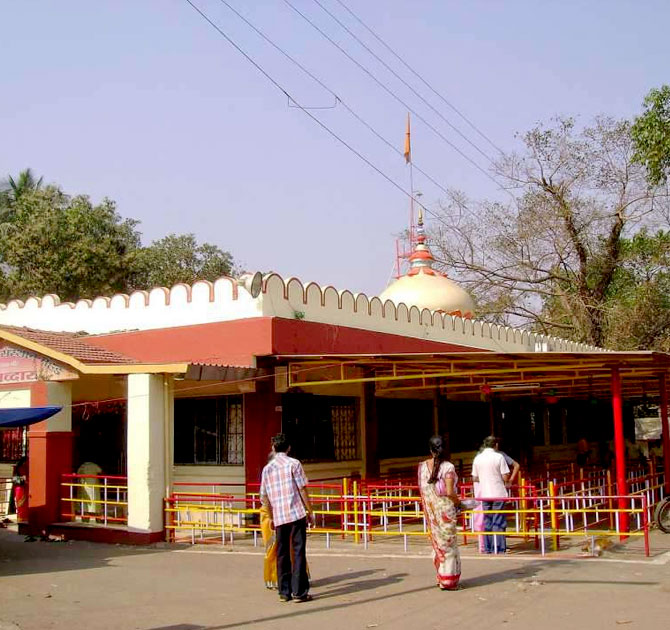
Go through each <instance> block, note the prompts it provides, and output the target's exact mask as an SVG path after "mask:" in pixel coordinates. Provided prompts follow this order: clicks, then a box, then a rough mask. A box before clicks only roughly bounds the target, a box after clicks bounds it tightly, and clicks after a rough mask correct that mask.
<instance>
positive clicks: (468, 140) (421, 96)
mask: <svg viewBox="0 0 670 630" xmlns="http://www.w3.org/2000/svg"><path fill="white" fill-rule="evenodd" d="M313 2H314V3H315V4H317V5H318V6H319V7H320V8H321V9H322V10H323V11H324V12H325V13H327V14H328V15H329V16H330V17H331V18H332V19H333V20H334V21H335V22H337V24H339V25H340V27H342V28H343V29H344V30H345V31H346V32H347V33H349V35H351V37H353V38H354V39H355V40H356V41H357V42H358V43H359V44H360V45H361V46H362V47H363V48H364V49H365V50H367V51H368V52H369V53H370V54H371V55H372V56H373V57H374V58H375V59H376V60H377V61H378V62H379V63H380V64H382V65H383V66H384V68H386V69H387V70H388V71H389V72H390V73H391V74H392V75H393V76H394V77H395V78H396V79H398V81H400V82H401V83H402V84H403V85H404V86H405V87H406V88H407V89H408V90H410V91H411V92H412V93H413V94H414V95H415V96H416V97H418V98H419V99H420V100H421V101H423V103H424V104H425V105H427V106H428V107H429V108H430V109H431V110H432V111H433V112H435V114H437V115H438V116H439V117H440V118H441V119H442V120H443V121H444V122H445V123H447V125H449V127H451V128H452V129H453V130H454V131H455V132H456V133H457V134H458V135H459V136H460V137H461V138H463V140H465V141H466V142H467V143H468V144H469V145H470V146H471V147H472V148H473V149H475V151H477V152H478V153H479V154H480V155H482V156H483V157H484V159H486V160H487V161H488V162H490V163H491V164H493V163H494V162H493V160H492V159H491V158H490V157H489V155H487V154H486V153H485V152H484V151H483V150H482V149H480V148H479V147H478V146H477V145H476V144H475V143H474V142H472V140H470V138H468V137H467V136H466V135H465V134H464V133H463V132H462V131H461V130H460V129H459V128H458V127H456V126H455V125H454V124H452V122H451V121H450V120H449V119H448V118H446V116H444V115H443V114H442V112H441V111H440V110H438V109H437V108H435V107H434V106H433V105H432V103H429V102H428V101H427V100H426V99H425V98H424V96H423V95H422V94H420V93H419V92H417V91H416V90H415V89H414V87H412V86H411V85H410V84H409V83H408V82H407V81H405V79H403V78H402V77H401V76H400V75H399V74H398V73H397V72H396V71H395V70H394V69H393V68H391V66H389V65H388V64H387V63H386V62H385V61H384V60H383V59H382V58H381V57H380V56H379V55H378V54H377V53H375V52H374V51H373V50H372V49H371V48H370V47H369V46H368V45H367V44H366V43H365V42H364V41H362V40H361V39H360V38H359V37H358V36H357V35H356V34H355V33H354V32H353V31H352V30H351V29H350V28H349V27H348V26H347V25H346V24H344V23H343V22H342V21H341V20H339V19H338V17H337V16H336V15H334V14H333V13H332V12H331V11H329V10H328V9H327V8H326V7H324V6H323V4H321V2H320V1H319V0H313Z"/></svg>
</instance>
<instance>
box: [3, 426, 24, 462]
mask: <svg viewBox="0 0 670 630" xmlns="http://www.w3.org/2000/svg"><path fill="white" fill-rule="evenodd" d="M27 451H28V434H27V431H26V429H25V427H21V428H19V429H4V430H2V431H0V462H16V461H18V460H19V459H21V457H23V456H24V455H26V453H27Z"/></svg>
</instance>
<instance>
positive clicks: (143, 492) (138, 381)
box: [128, 374, 166, 532]
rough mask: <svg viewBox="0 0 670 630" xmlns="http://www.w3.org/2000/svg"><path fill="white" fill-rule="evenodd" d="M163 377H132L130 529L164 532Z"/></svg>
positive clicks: (129, 431)
mask: <svg viewBox="0 0 670 630" xmlns="http://www.w3.org/2000/svg"><path fill="white" fill-rule="evenodd" d="M164 395H165V392H164V384H163V375H162V374H159V375H154V374H129V375H128V529H129V530H131V531H139V532H160V531H162V529H163V499H164V498H165V424H166V418H165V415H166V414H165V410H166V405H165V400H164Z"/></svg>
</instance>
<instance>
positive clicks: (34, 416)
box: [0, 407, 62, 429]
mask: <svg viewBox="0 0 670 630" xmlns="http://www.w3.org/2000/svg"><path fill="white" fill-rule="evenodd" d="M61 409H62V407H17V408H15V409H0V429H15V428H16V427H25V426H26V425H29V424H35V423H36V422H40V421H42V420H46V419H47V418H51V416H53V415H54V414H57V413H58V412H59V411H60V410H61Z"/></svg>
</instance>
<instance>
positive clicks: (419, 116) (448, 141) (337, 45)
mask: <svg viewBox="0 0 670 630" xmlns="http://www.w3.org/2000/svg"><path fill="white" fill-rule="evenodd" d="M187 2H188V0H187ZM284 3H285V4H286V5H288V7H290V8H291V9H292V10H293V11H294V12H295V13H297V14H298V15H299V16H300V17H301V18H302V19H303V20H305V22H307V23H308V24H309V25H310V26H311V27H312V28H313V29H314V30H316V31H317V32H318V33H320V34H321V35H322V36H323V37H324V38H325V39H327V40H328V41H329V42H330V43H331V44H332V45H333V46H335V48H337V49H338V50H339V51H340V52H341V53H342V54H343V55H344V56H345V57H347V59H349V60H350V61H351V62H352V63H353V64H355V65H356V66H357V67H358V68H360V69H361V70H362V71H363V72H365V74H367V75H368V76H369V77H370V78H371V79H372V80H373V81H374V82H375V83H376V84H377V85H379V87H381V88H382V89H383V90H384V91H385V92H386V93H387V94H389V95H390V96H392V97H393V98H394V99H395V100H396V101H398V102H399V103H400V104H401V105H402V106H403V107H405V109H407V110H408V111H410V112H411V113H412V114H414V116H416V117H417V118H418V119H419V120H420V121H421V122H423V123H424V124H425V125H426V126H427V127H428V128H429V129H431V130H432V131H433V132H434V133H435V134H436V135H437V136H438V137H439V138H441V139H442V140H443V141H444V142H445V143H446V144H447V145H449V146H450V147H451V148H452V149H453V150H454V151H456V153H458V154H459V155H460V156H461V157H462V158H463V159H465V160H467V161H468V162H470V164H472V165H473V166H474V167H475V168H476V169H477V170H478V171H480V172H481V173H482V174H483V175H484V176H485V177H487V178H488V179H490V180H491V181H492V182H493V183H494V184H495V185H496V186H497V187H498V188H500V189H502V190H505V191H506V192H508V193H509V191H507V189H506V188H504V187H503V186H502V185H501V184H500V182H498V180H496V179H495V178H494V177H492V176H491V175H490V174H489V173H488V172H487V171H486V170H485V169H483V168H482V167H481V166H480V165H479V164H477V162H475V161H474V160H473V159H472V158H471V157H469V156H468V155H466V154H465V153H463V151H461V150H460V149H459V148H458V147H457V146H456V145H455V144H454V143H453V142H451V141H450V140H449V139H448V138H447V137H446V136H445V135H444V134H443V133H442V132H440V130H439V129H436V128H435V126H433V125H432V124H431V123H430V122H428V121H427V120H426V119H425V118H424V117H423V116H422V115H421V114H419V113H418V112H417V111H416V110H414V109H413V108H412V107H411V106H410V105H409V104H408V103H406V102H405V101H404V100H402V99H401V98H400V97H399V96H398V95H397V94H396V93H395V92H393V90H391V89H390V88H389V87H387V86H386V85H384V83H382V82H381V81H380V80H379V79H378V78H377V77H376V76H375V75H374V74H373V73H372V72H371V71H370V70H368V69H367V68H366V67H365V66H364V65H363V64H361V63H360V62H358V61H356V59H354V58H353V57H352V56H351V55H350V54H349V53H348V52H347V51H346V50H344V48H342V47H341V46H340V45H339V44H338V43H337V42H336V41H335V40H333V39H332V38H331V37H330V36H329V35H328V34H327V33H325V32H324V31H323V30H322V29H321V28H319V27H318V26H317V25H316V24H315V23H314V22H313V21H312V20H310V19H309V18H308V17H307V16H306V15H305V14H304V13H302V12H301V11H300V10H299V9H297V8H296V7H295V6H294V5H293V4H291V3H290V2H289V0H284Z"/></svg>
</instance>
